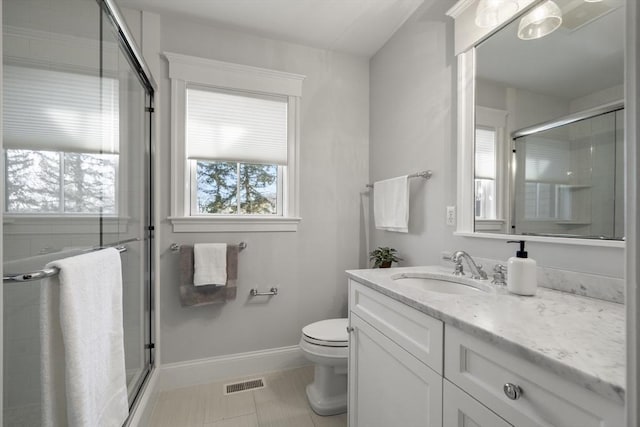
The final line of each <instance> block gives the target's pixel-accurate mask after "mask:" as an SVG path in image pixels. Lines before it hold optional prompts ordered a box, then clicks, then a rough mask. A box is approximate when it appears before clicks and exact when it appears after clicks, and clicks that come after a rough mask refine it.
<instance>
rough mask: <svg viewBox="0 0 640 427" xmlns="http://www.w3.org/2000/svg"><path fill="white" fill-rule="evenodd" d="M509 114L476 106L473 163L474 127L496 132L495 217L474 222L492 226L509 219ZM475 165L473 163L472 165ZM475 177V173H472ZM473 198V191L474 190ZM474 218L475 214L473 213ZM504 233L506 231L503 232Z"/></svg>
mask: <svg viewBox="0 0 640 427" xmlns="http://www.w3.org/2000/svg"><path fill="white" fill-rule="evenodd" d="M508 116H509V113H508V112H507V111H505V110H499V109H495V108H488V107H482V106H477V107H476V116H475V126H474V162H475V127H487V128H490V129H493V130H495V132H496V147H495V148H496V177H495V181H496V197H497V200H496V216H497V218H494V219H491V220H485V219H482V220H478V219H477V218H476V219H475V222H476V223H477V222H480V223H482V222H483V221H492V224H493V225H496V224H498V222H497V221H500V222H501V223H502V224H504V223H506V218H508V217H509V214H510V212H508V206H510V204H509V203H510V200H509V197H510V194H509V184H508V182H509V180H508V170H509V167H508V163H509V161H508V159H509V157H508V156H509V149H510V144H509V143H508V141H507V118H508ZM474 164H475V163H474ZM474 169H475V168H474ZM474 176H475V172H474ZM474 197H475V190H474ZM474 216H475V213H474ZM505 232H506V230H505Z"/></svg>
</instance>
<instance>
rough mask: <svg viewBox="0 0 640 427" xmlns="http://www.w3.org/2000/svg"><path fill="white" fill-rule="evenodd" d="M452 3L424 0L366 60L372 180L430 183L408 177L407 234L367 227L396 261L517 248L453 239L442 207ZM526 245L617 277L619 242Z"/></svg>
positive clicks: (452, 104)
mask: <svg viewBox="0 0 640 427" xmlns="http://www.w3.org/2000/svg"><path fill="white" fill-rule="evenodd" d="M451 5H452V2H450V1H446V0H425V3H424V4H423V5H422V6H421V8H420V9H418V10H417V11H416V13H415V14H414V15H413V16H412V17H411V18H410V20H409V21H408V22H407V23H406V24H405V25H404V26H402V27H401V28H400V29H399V30H398V31H397V32H396V33H395V35H394V36H393V37H392V38H391V39H390V40H389V41H388V42H387V43H386V45H385V46H384V47H383V48H382V49H380V51H378V53H377V54H376V55H375V56H374V57H373V58H372V59H371V62H370V64H371V66H370V81H371V85H370V97H371V105H370V123H371V127H370V136H371V146H370V153H371V158H370V166H369V167H370V170H371V179H372V181H376V180H380V179H386V178H390V177H393V176H398V175H405V174H407V173H412V172H416V171H419V170H424V169H431V170H433V172H434V175H433V178H432V179H431V180H429V181H426V182H425V181H423V180H418V179H414V180H412V183H411V197H412V199H411V209H410V220H409V233H408V234H401V233H393V232H388V231H378V230H375V229H373V228H372V230H371V231H372V240H371V245H372V247H376V246H393V247H395V248H397V249H398V251H399V252H400V255H401V256H402V257H403V258H404V259H405V261H404V262H403V263H401V265H424V264H436V263H439V262H440V254H441V252H442V251H447V250H454V249H462V250H466V251H468V252H469V253H471V254H472V255H477V256H481V257H485V258H493V259H507V258H508V257H510V256H512V255H513V254H514V253H515V247H514V246H513V245H507V244H505V243H504V242H503V241H501V240H488V239H478V238H469V237H456V236H454V235H453V232H454V231H455V230H454V227H449V226H447V225H446V224H445V212H446V206H447V205H454V204H455V200H456V122H455V117H456V97H457V94H456V78H457V69H456V58H455V57H454V54H453V20H451V19H450V18H448V17H447V16H445V12H446V10H447V9H448V8H449V7H451ZM372 223H373V222H372ZM528 250H529V254H530V256H531V257H532V258H534V259H536V260H537V261H538V264H539V265H543V266H547V267H556V268H562V269H567V270H572V271H584V272H588V273H594V274H602V275H607V276H613V277H619V278H621V277H623V265H624V251H623V250H622V249H619V248H597V247H587V246H573V245H558V244H546V243H530V244H529V245H528Z"/></svg>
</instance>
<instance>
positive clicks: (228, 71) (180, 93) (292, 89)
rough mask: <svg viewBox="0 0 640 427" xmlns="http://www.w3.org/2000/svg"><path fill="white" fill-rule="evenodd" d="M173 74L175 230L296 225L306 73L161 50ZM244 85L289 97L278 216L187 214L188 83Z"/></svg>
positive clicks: (246, 88)
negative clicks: (186, 138)
mask: <svg viewBox="0 0 640 427" xmlns="http://www.w3.org/2000/svg"><path fill="white" fill-rule="evenodd" d="M164 56H165V58H167V60H168V61H169V78H170V79H171V216H169V220H170V221H171V223H172V225H173V231H174V232H257V231H297V229H298V223H299V222H300V220H301V218H300V217H299V184H298V183H299V178H300V171H299V167H298V165H299V159H300V153H299V145H300V96H301V95H302V81H303V80H304V78H305V76H303V75H300V74H292V73H285V72H282V71H274V70H269V69H265V68H258V67H251V66H247V65H239V64H232V63H228V62H222V61H216V60H212V59H204V58H198V57H193V56H186V55H180V54H176V53H170V52H164ZM189 84H193V85H199V86H209V87H214V88H222V89H231V90H234V89H235V90H243V91H248V92H256V93H264V94H271V95H284V96H287V98H288V109H287V111H288V116H287V120H288V129H289V130H288V138H287V140H288V146H287V167H286V168H285V172H284V174H283V175H284V176H283V182H284V184H285V187H286V190H285V191H283V194H282V196H283V205H282V208H283V212H282V216H266V215H265V216H262V215H260V216H258V215H246V216H244V215H243V216H239V215H216V216H209V215H207V216H205V215H199V216H194V215H190V208H191V206H190V203H191V202H190V197H191V195H190V188H189V187H190V177H189V167H188V164H187V157H186V149H185V148H186V147H185V121H186V117H185V111H186V108H185V107H186V89H187V85H189Z"/></svg>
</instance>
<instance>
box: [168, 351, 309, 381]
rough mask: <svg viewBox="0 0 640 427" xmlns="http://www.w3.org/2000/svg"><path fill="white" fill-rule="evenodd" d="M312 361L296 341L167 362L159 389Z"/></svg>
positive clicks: (301, 364)
mask: <svg viewBox="0 0 640 427" xmlns="http://www.w3.org/2000/svg"><path fill="white" fill-rule="evenodd" d="M310 364H311V362H309V361H308V360H307V359H306V358H305V357H304V355H303V353H302V350H300V348H299V347H298V346H297V345H295V346H291V347H280V348H271V349H267V350H260V351H251V352H248V353H238V354H230V355H226V356H218V357H211V358H208V359H198V360H190V361H187V362H178V363H167V364H165V365H161V366H160V379H159V381H158V390H160V391H163V390H172V389H175V388H180V387H188V386H192V385H197V384H207V383H212V382H218V381H224V380H228V379H232V378H239V377H246V376H249V375H256V374H262V373H266V372H271V371H280V370H284V369H293V368H298V367H301V366H306V365H310Z"/></svg>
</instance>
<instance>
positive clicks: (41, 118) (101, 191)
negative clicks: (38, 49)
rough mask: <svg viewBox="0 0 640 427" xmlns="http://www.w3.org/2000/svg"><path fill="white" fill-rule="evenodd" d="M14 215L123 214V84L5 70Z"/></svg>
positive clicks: (7, 203) (9, 208)
mask: <svg viewBox="0 0 640 427" xmlns="http://www.w3.org/2000/svg"><path fill="white" fill-rule="evenodd" d="M3 84H4V86H3V87H4V94H3V102H4V110H3V119H4V129H3V138H4V149H5V150H4V166H5V172H6V174H5V200H4V210H5V213H6V214H7V215H15V216H25V215H27V214H28V215H49V216H61V215H70V214H85V215H96V214H102V215H117V214H118V209H119V206H118V190H117V188H118V185H117V184H118V168H119V155H118V152H119V105H118V99H119V98H118V97H119V92H118V91H119V82H118V80H116V79H113V78H108V77H100V76H97V75H92V74H84V73H79V72H68V71H61V70H54V69H44V68H37V67H31V66H29V67H27V66H19V65H11V64H6V65H5V67H4V76H3Z"/></svg>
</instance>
